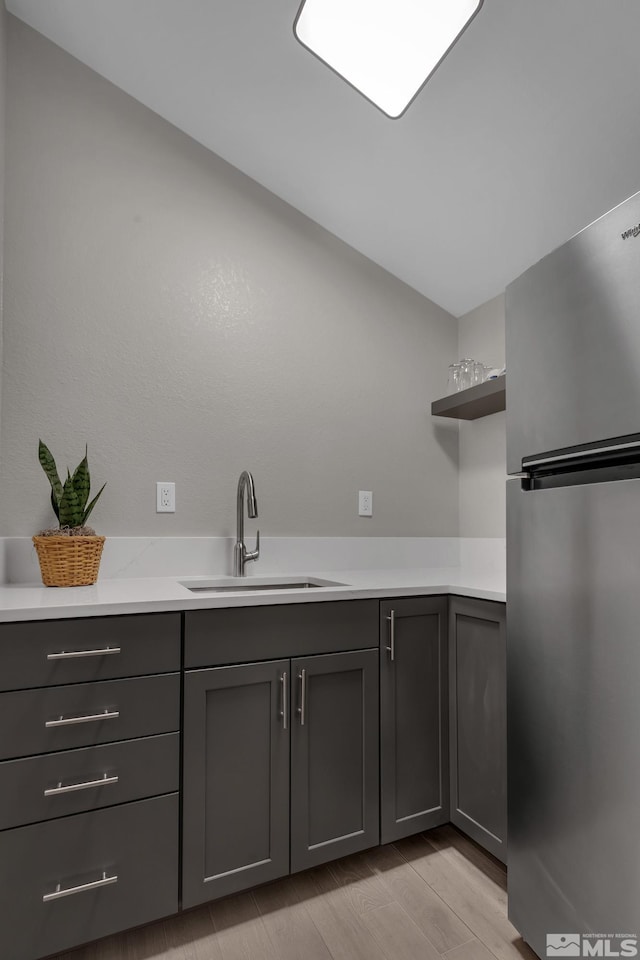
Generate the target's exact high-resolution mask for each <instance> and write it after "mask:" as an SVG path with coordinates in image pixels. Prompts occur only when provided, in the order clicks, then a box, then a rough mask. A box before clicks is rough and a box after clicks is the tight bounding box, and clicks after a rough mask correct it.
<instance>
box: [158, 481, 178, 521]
mask: <svg viewBox="0 0 640 960" xmlns="http://www.w3.org/2000/svg"><path fill="white" fill-rule="evenodd" d="M175 512H176V485H175V483H167V482H166V481H163V480H159V481H158V482H157V483H156V513H175Z"/></svg>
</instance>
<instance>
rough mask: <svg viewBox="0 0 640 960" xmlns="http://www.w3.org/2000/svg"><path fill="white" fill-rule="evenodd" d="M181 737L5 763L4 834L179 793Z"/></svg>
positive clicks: (0, 774) (1, 785) (0, 777)
mask: <svg viewBox="0 0 640 960" xmlns="http://www.w3.org/2000/svg"><path fill="white" fill-rule="evenodd" d="M179 775H180V736H179V734H177V733H167V734H164V735H163V736H159V737H145V738H144V739H142V740H126V741H125V742H124V743H107V744H103V745H101V746H97V747H84V748H83V749H82V750H65V751H64V752H62V753H48V754H46V755H45V756H40V757H30V758H28V759H26V760H6V761H5V762H4V763H0V830H7V829H9V828H10V827H19V826H22V825H23V824H27V823H37V822H38V821H40V820H52V819H53V818H54V817H66V816H69V814H73V813H84V812H85V811H86V810H95V809H98V808H99V807H111V806H114V805H115V804H117V803H127V802H128V801H131V800H143V799H145V798H147V797H157V796H160V795H161V794H164V793H173V792H175V791H177V790H178V784H179Z"/></svg>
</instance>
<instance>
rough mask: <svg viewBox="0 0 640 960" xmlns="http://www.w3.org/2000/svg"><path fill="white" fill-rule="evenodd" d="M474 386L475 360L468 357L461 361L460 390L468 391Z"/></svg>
mask: <svg viewBox="0 0 640 960" xmlns="http://www.w3.org/2000/svg"><path fill="white" fill-rule="evenodd" d="M472 386H473V360H472V359H471V358H470V357H467V358H466V359H465V360H461V361H460V389H461V390H466V389H467V387H472Z"/></svg>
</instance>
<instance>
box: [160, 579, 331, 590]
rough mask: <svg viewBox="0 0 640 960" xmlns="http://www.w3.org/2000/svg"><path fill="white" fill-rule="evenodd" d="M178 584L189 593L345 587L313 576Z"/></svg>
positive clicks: (184, 582)
mask: <svg viewBox="0 0 640 960" xmlns="http://www.w3.org/2000/svg"><path fill="white" fill-rule="evenodd" d="M179 583H180V585H181V586H183V587H186V588H187V590H190V591H191V593H255V592H256V591H259V590H318V589H320V590H321V589H322V588H323V587H325V588H326V587H346V586H348V584H346V583H338V582H337V581H335V580H318V579H317V578H315V577H299V578H298V579H297V580H292V579H291V578H289V577H269V578H267V577H218V578H216V579H207V578H205V577H202V578H194V579H192V580H180V581H179Z"/></svg>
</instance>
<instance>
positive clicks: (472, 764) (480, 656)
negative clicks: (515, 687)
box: [449, 597, 507, 863]
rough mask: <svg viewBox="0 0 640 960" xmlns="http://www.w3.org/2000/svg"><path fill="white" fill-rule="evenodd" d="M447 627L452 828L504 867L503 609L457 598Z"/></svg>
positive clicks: (504, 661) (505, 807) (504, 646)
mask: <svg viewBox="0 0 640 960" xmlns="http://www.w3.org/2000/svg"><path fill="white" fill-rule="evenodd" d="M449 623H450V637H449V646H450V671H449V672H450V678H451V691H450V692H451V696H450V704H451V711H450V737H451V822H452V823H454V824H455V825H456V826H457V827H459V828H460V829H461V830H464V832H465V833H467V834H469V836H470V837H472V838H473V839H474V840H476V841H477V842H478V843H480V844H482V846H483V847H485V848H486V849H487V850H489V852H490V853H493V854H494V856H496V857H498V858H499V859H500V860H502V861H503V862H505V863H506V859H507V849H506V848H507V717H506V697H507V682H506V637H505V607H504V604H502V603H492V602H491V601H488V600H471V599H465V598H459V597H455V598H453V599H452V600H451V606H450V612H449Z"/></svg>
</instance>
